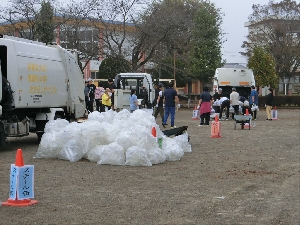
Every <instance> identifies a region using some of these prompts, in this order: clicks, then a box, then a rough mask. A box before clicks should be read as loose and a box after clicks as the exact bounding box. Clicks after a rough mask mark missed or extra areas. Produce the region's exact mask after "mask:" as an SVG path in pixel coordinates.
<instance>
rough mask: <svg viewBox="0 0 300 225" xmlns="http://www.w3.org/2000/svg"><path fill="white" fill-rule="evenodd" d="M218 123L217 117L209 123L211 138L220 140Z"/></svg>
mask: <svg viewBox="0 0 300 225" xmlns="http://www.w3.org/2000/svg"><path fill="white" fill-rule="evenodd" d="M220 128H221V126H220V121H219V117H218V115H216V116H215V120H214V121H213V122H212V123H211V135H210V137H211V138H220V137H222V136H221V131H220Z"/></svg>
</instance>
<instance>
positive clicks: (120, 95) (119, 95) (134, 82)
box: [114, 73, 155, 110]
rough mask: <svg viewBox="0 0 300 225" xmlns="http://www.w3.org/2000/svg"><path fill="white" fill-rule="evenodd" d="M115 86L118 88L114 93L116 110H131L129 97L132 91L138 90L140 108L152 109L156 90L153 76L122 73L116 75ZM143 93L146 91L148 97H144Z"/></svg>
mask: <svg viewBox="0 0 300 225" xmlns="http://www.w3.org/2000/svg"><path fill="white" fill-rule="evenodd" d="M114 84H115V86H116V89H115V92H114V108H115V109H118V110H122V109H127V110H129V109H130V104H129V97H130V94H131V90H132V89H135V90H136V95H137V98H138V101H139V106H140V107H145V108H148V109H152V107H153V106H152V103H153V100H154V97H155V90H154V86H153V82H152V77H151V74H148V73H120V74H117V75H116V77H115V80H114ZM143 89H144V90H143ZM143 91H146V95H142V92H143Z"/></svg>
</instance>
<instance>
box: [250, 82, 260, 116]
mask: <svg viewBox="0 0 300 225" xmlns="http://www.w3.org/2000/svg"><path fill="white" fill-rule="evenodd" d="M255 105H258V94H257V91H256V90H255V86H254V85H252V86H251V93H250V99H249V108H250V109H249V111H250V113H251V116H252V118H253V120H256V110H254V111H253V112H252V110H251V108H252V107H253V106H255Z"/></svg>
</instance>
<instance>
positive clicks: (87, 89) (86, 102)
mask: <svg viewBox="0 0 300 225" xmlns="http://www.w3.org/2000/svg"><path fill="white" fill-rule="evenodd" d="M88 84H89V82H88V81H85V82H84V85H85V87H84V100H85V108H86V110H89V104H90V98H89V87H88Z"/></svg>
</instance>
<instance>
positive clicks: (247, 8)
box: [211, 0, 278, 63]
mask: <svg viewBox="0 0 300 225" xmlns="http://www.w3.org/2000/svg"><path fill="white" fill-rule="evenodd" d="M211 2H212V3H215V5H216V7H217V8H220V9H221V12H223V13H224V14H225V15H224V16H223V27H222V29H223V30H224V32H225V33H226V36H225V38H226V39H227V41H226V42H225V43H224V44H223V49H222V52H223V58H224V59H226V61H227V62H228V63H246V60H247V59H246V58H245V57H243V56H241V54H239V52H242V51H244V49H243V48H241V45H242V44H243V41H245V40H246V37H245V36H247V34H248V28H247V27H244V24H245V22H247V21H248V16H249V15H250V14H251V13H252V12H253V11H252V5H253V4H254V5H258V4H260V5H267V4H268V3H269V0H211ZM274 2H278V1H274Z"/></svg>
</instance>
